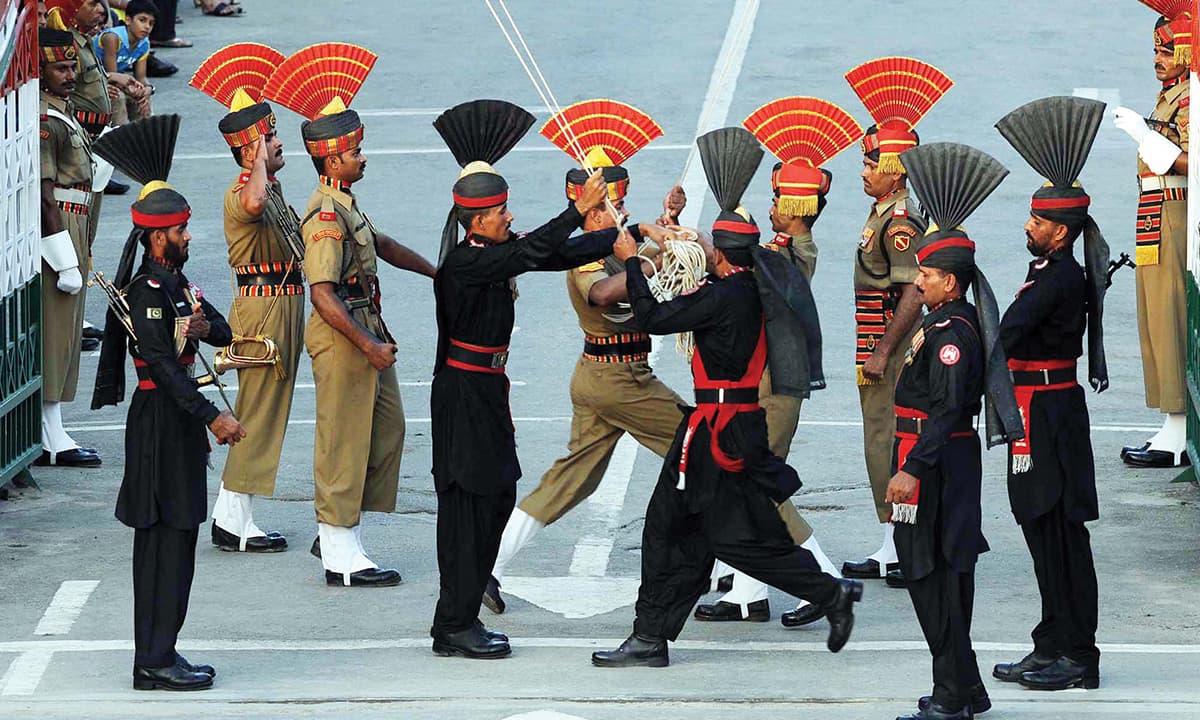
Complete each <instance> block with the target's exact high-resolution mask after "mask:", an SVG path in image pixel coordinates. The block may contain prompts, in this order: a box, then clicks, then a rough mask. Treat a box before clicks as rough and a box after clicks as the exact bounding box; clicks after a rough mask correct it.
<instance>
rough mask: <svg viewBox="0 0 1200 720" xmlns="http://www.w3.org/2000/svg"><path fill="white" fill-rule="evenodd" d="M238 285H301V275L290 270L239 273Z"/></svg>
mask: <svg viewBox="0 0 1200 720" xmlns="http://www.w3.org/2000/svg"><path fill="white" fill-rule="evenodd" d="M236 277H237V285H238V287H250V286H255V285H270V286H275V285H285V284H286V285H300V284H301V282H300V277H299V275H298V274H293V273H290V272H270V273H257V274H253V275H237V276H236Z"/></svg>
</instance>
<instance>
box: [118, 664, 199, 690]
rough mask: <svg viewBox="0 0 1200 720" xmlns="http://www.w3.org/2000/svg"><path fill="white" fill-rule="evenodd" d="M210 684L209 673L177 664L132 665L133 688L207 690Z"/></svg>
mask: <svg viewBox="0 0 1200 720" xmlns="http://www.w3.org/2000/svg"><path fill="white" fill-rule="evenodd" d="M212 684H213V679H212V676H211V675H206V674H204V673H200V672H192V671H191V670H187V669H185V668H183V667H181V666H179V665H169V666H167V667H165V668H147V667H141V666H139V665H134V666H133V689H134V690H207V689H209V688H210V687H212Z"/></svg>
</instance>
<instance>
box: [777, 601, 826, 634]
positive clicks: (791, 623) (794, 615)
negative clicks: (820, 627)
mask: <svg viewBox="0 0 1200 720" xmlns="http://www.w3.org/2000/svg"><path fill="white" fill-rule="evenodd" d="M823 617H825V611H824V610H822V609H821V608H819V607H817V606H816V605H813V604H812V603H808V604H807V605H805V606H804V607H798V608H796V609H795V610H788V611H787V612H785V613H784V614H782V615H780V616H779V624H780V625H783V626H784V627H785V628H794V627H801V626H804V625H811V624H812V623H815V622H816V621H818V620H820V619H821V618H823Z"/></svg>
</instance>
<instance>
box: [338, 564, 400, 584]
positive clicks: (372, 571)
mask: <svg viewBox="0 0 1200 720" xmlns="http://www.w3.org/2000/svg"><path fill="white" fill-rule="evenodd" d="M325 584H326V585H338V586H344V585H345V584H346V583H345V582H344V580H343V578H342V573H339V572H334V571H332V570H326V571H325ZM399 584H400V573H398V572H396V571H395V570H386V569H384V568H367V569H366V570H359V571H358V572H353V573H350V587H389V586H391V585H399Z"/></svg>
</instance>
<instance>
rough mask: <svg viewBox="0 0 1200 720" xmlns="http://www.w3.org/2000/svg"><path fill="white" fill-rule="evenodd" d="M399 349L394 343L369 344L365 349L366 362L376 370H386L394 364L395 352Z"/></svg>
mask: <svg viewBox="0 0 1200 720" xmlns="http://www.w3.org/2000/svg"><path fill="white" fill-rule="evenodd" d="M398 350H399V348H397V347H396V345H395V343H389V342H377V343H371V346H370V347H369V348H367V361H368V362H370V363H371V366H372V367H374V368H375V369H376V370H387V369H388V368H390V367H391V366H393V365H395V364H396V352H397V351H398Z"/></svg>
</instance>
